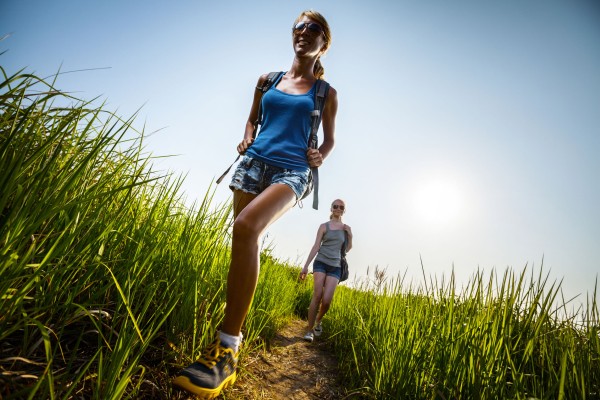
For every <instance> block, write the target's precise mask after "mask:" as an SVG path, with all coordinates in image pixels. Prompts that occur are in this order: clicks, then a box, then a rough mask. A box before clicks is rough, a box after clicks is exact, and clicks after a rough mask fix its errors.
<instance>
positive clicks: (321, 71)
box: [313, 57, 325, 79]
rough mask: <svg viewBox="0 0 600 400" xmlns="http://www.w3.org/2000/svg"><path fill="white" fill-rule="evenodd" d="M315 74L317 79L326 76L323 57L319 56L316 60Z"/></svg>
mask: <svg viewBox="0 0 600 400" xmlns="http://www.w3.org/2000/svg"><path fill="white" fill-rule="evenodd" d="M313 74H314V75H315V78H317V79H323V77H324V76H325V68H323V64H321V57H319V58H317V62H315V66H314V68H313Z"/></svg>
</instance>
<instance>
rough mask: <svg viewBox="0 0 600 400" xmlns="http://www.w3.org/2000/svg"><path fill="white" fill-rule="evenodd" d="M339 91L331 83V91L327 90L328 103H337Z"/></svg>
mask: <svg viewBox="0 0 600 400" xmlns="http://www.w3.org/2000/svg"><path fill="white" fill-rule="evenodd" d="M337 99H338V93H337V90H335V88H334V87H333V86H331V85H329V91H328V92H327V99H326V100H325V102H326V104H337Z"/></svg>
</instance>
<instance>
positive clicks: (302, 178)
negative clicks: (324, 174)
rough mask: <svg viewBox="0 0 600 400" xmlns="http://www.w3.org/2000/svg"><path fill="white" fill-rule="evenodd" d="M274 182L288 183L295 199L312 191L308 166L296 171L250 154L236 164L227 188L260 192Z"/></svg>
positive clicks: (303, 196)
mask: <svg viewBox="0 0 600 400" xmlns="http://www.w3.org/2000/svg"><path fill="white" fill-rule="evenodd" d="M276 183H283V184H285V185H288V186H289V187H290V188H291V189H292V190H293V191H294V193H295V194H296V200H297V201H298V200H301V199H303V198H305V197H306V196H308V195H309V194H310V192H311V191H312V176H311V173H310V169H309V168H307V169H306V170H305V171H296V170H294V169H287V168H281V167H275V166H273V165H269V164H266V163H264V162H262V161H260V160H257V159H256V158H252V157H250V156H244V157H243V158H242V160H241V161H240V162H239V164H238V165H237V167H236V169H235V172H234V173H233V176H232V178H231V183H230V184H229V188H230V189H231V190H241V191H243V192H246V193H252V194H260V193H262V191H263V190H265V189H266V188H267V187H269V186H271V185H273V184H276Z"/></svg>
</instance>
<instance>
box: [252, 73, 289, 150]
mask: <svg viewBox="0 0 600 400" xmlns="http://www.w3.org/2000/svg"><path fill="white" fill-rule="evenodd" d="M283 74H284V72H283V71H276V72H269V74H268V75H267V79H265V81H264V82H263V84H262V86H257V87H256V90H260V92H261V93H262V94H261V98H262V96H264V94H265V93H266V92H267V91H268V90H269V89H271V86H273V84H274V83H275V82H277V81H278V80H279V78H280V77H281V76H282V75H283ZM260 124H262V100H261V101H260V102H259V103H258V115H257V116H256V121H254V132H252V137H253V138H256V133H257V132H258V126H259V125H260Z"/></svg>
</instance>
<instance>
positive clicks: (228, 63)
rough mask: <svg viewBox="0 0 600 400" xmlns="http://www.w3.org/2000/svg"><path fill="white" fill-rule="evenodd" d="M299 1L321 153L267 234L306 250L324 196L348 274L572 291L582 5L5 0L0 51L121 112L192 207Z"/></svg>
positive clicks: (592, 187) (595, 139) (590, 81)
mask: <svg viewBox="0 0 600 400" xmlns="http://www.w3.org/2000/svg"><path fill="white" fill-rule="evenodd" d="M306 9H314V10H317V11H319V12H321V13H322V14H324V16H325V17H326V18H327V20H328V21H329V23H330V26H331V30H332V36H333V41H332V46H331V48H330V50H329V52H328V53H327V54H326V55H325V56H324V57H323V59H322V62H323V65H324V67H325V74H326V75H325V78H326V79H327V80H328V82H330V84H331V85H332V86H333V87H334V88H335V89H336V90H337V92H338V99H339V109H338V115H337V120H336V148H335V149H334V151H333V153H332V154H331V155H330V156H329V158H327V159H326V160H325V163H324V165H323V166H322V167H321V169H320V179H321V183H320V192H319V196H320V199H321V205H320V207H319V210H318V211H316V210H313V209H312V208H311V201H312V197H310V198H308V199H306V200H305V201H304V202H303V207H302V208H300V207H295V208H294V209H292V210H291V211H290V212H288V213H287V214H286V215H285V216H283V217H282V219H280V220H279V221H277V222H276V223H275V224H274V225H273V226H272V227H270V228H269V229H268V232H267V233H266V236H265V238H264V243H265V245H267V244H268V245H271V246H273V248H274V250H273V251H274V253H275V255H276V256H278V257H279V258H281V259H282V260H287V261H290V262H293V263H297V264H303V263H304V262H305V259H306V256H307V255H308V252H309V250H310V248H311V246H312V244H313V242H314V240H315V236H316V232H317V228H318V226H319V224H320V223H322V222H325V221H326V220H328V218H329V211H328V210H329V204H330V203H331V202H332V201H333V200H334V199H336V198H341V199H343V200H344V201H345V202H346V206H347V212H346V215H345V216H344V221H345V222H346V223H347V224H349V225H350V226H351V227H352V230H353V233H354V248H353V249H352V251H351V252H350V253H349V254H348V262H349V265H350V270H351V279H352V277H358V278H360V279H368V277H369V276H370V277H372V275H373V274H372V272H373V269H374V268H375V267H377V268H380V269H385V270H386V271H387V274H388V276H389V277H391V278H392V277H395V276H399V275H402V276H404V277H405V278H404V279H405V283H407V284H408V283H412V284H413V285H417V286H418V284H419V283H420V282H422V280H423V275H425V276H426V277H428V278H430V277H431V278H434V279H435V278H437V279H438V280H439V279H441V278H442V277H446V279H447V278H448V277H449V275H450V274H451V273H452V271H453V272H454V274H455V277H456V281H457V283H458V286H459V287H460V286H461V285H463V286H464V285H466V284H467V282H468V280H469V279H470V278H471V277H472V276H473V274H474V273H475V272H476V271H478V270H479V271H483V272H484V273H486V274H489V273H490V272H491V271H493V270H494V271H496V273H499V274H500V275H502V274H503V273H504V271H505V270H506V269H507V268H509V269H511V270H512V271H515V272H517V273H519V272H520V271H522V270H523V269H524V268H526V267H527V268H529V269H533V270H534V271H536V272H537V271H539V269H540V268H542V266H543V271H544V273H547V274H548V275H549V280H550V282H553V281H561V280H562V281H563V283H562V288H563V293H564V295H565V297H566V298H567V299H568V298H570V297H574V296H577V295H580V296H579V298H578V299H577V300H576V301H583V302H585V300H586V296H587V295H588V294H591V292H593V290H594V286H595V282H596V280H597V277H598V272H599V271H600V211H599V205H600V179H599V177H598V175H599V172H600V156H599V155H598V154H599V151H600V3H598V2H597V1H585V0H581V1H579V0H578V1H567V0H562V1H558V0H505V1H495V2H494V1H474V0H473V1H466V0H457V1H452V2H449V1H442V0H423V1H410V0H398V1H382V0H369V1H352V0H327V1H320V2H319V1H301V0H293V1H285V2H282V1H275V0H257V1H251V2H248V1H237V0H236V1H185V0H182V1H177V2H173V1H171V2H167V1H149V0H144V1H139V0H131V1H126V2H123V1H116V0H105V1H101V2H100V1H78V0H68V1H67V0H59V1H54V2H48V1H44V0H3V1H2V2H1V4H0V36H3V35H5V34H6V35H8V36H7V37H6V38H4V40H2V41H0V52H2V51H5V53H4V54H2V55H0V65H2V66H3V68H5V69H6V71H7V72H8V73H14V72H16V71H17V70H19V69H21V68H26V71H28V72H32V73H35V74H36V75H38V76H43V77H46V76H52V75H53V74H56V73H57V72H58V71H61V72H63V74H62V75H61V76H60V77H59V79H58V84H57V87H58V88H59V89H61V90H64V91H69V92H74V94H75V95H76V96H78V97H80V98H83V99H88V100H90V99H93V98H98V100H97V102H98V104H101V103H104V107H105V108H107V109H109V110H111V111H116V112H117V114H119V115H122V116H124V117H129V116H131V115H132V114H134V113H136V112H137V113H138V115H137V117H136V122H135V123H134V126H136V127H138V128H139V129H144V131H145V133H146V135H148V137H147V139H146V142H145V143H146V150H147V152H148V153H150V154H153V155H155V156H165V155H169V156H170V157H166V158H159V159H157V160H156V162H155V163H154V167H155V168H156V169H159V170H165V171H171V172H173V173H174V174H175V175H185V176H186V178H185V182H184V184H183V187H182V192H183V194H184V196H185V198H186V199H187V201H188V202H190V203H191V202H192V201H194V200H196V199H202V198H203V197H204V195H205V193H206V192H207V191H208V190H211V189H209V188H210V187H211V183H212V182H213V181H214V180H215V179H216V178H217V177H218V176H219V175H220V174H221V173H222V172H223V171H224V170H225V168H226V167H227V166H228V165H229V164H230V163H231V162H232V161H233V160H234V159H235V156H236V151H235V147H236V145H237V143H238V142H239V141H240V140H241V138H242V136H243V131H244V126H245V122H246V120H247V117H248V113H249V109H250V105H251V99H252V95H253V91H254V86H255V84H256V81H257V79H258V77H259V76H260V75H261V74H264V73H267V72H269V71H277V70H283V71H285V70H287V69H289V67H290V66H291V64H292V60H293V49H292V42H291V26H292V23H293V21H294V19H295V18H296V16H297V15H299V14H300V12H301V11H303V10H306ZM70 71H79V72H70ZM321 137H322V135H321ZM227 182H228V179H226V182H225V183H222V184H221V185H219V186H218V187H216V189H215V193H214V196H215V197H214V198H215V204H218V203H220V202H225V201H229V200H230V199H231V192H230V190H229V188H228V187H227V184H226V183H227ZM367 270H369V271H370V275H367Z"/></svg>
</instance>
